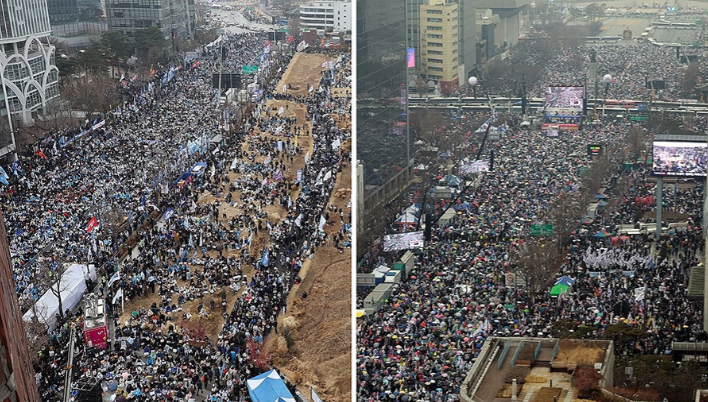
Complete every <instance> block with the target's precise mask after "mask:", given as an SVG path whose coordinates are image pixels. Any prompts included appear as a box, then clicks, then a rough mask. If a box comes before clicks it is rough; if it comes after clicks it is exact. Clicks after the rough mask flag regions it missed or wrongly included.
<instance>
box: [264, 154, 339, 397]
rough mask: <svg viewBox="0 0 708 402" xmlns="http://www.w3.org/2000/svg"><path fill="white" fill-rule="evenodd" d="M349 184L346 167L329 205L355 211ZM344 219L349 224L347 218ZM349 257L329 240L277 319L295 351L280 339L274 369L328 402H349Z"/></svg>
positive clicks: (335, 227) (331, 227)
mask: <svg viewBox="0 0 708 402" xmlns="http://www.w3.org/2000/svg"><path fill="white" fill-rule="evenodd" d="M345 146H348V144H345ZM350 183H351V167H350V166H347V167H346V168H345V169H343V170H342V173H340V174H338V175H337V185H336V187H335V189H334V192H333V193H332V197H331V198H330V205H332V204H334V205H336V206H337V208H341V209H343V210H344V211H348V210H351V208H347V205H349V202H350V200H351V188H350ZM337 220H338V219H337ZM345 220H346V221H347V222H349V219H348V218H346V214H345ZM341 228H342V224H341V223H340V222H337V223H335V224H334V225H327V226H325V231H326V232H327V234H328V235H332V234H333V233H337V232H339V231H340V229H341ZM351 257H352V254H351V248H346V249H344V252H342V253H340V252H339V251H338V250H337V249H336V248H335V247H334V246H333V245H332V244H331V242H329V241H328V242H327V243H326V244H324V245H323V246H321V247H320V248H319V249H318V250H317V253H316V254H315V258H314V259H312V260H310V261H308V262H306V263H305V265H304V266H303V269H302V270H301V271H300V274H301V276H302V277H303V281H302V282H301V283H300V284H299V285H295V286H294V287H293V290H292V291H291V292H290V296H289V297H288V304H287V309H286V312H287V314H286V316H285V318H283V317H282V316H281V317H280V319H279V322H280V325H279V328H280V333H281V334H282V333H283V329H284V328H285V327H288V328H292V329H291V336H292V347H290V348H287V342H286V340H285V339H284V338H283V337H282V335H281V336H278V338H277V339H276V341H275V343H274V344H271V347H272V348H273V349H274V350H273V364H274V365H275V366H276V367H278V369H280V370H282V372H283V373H285V374H286V375H287V376H288V378H290V379H291V380H293V381H294V382H295V383H296V384H297V385H298V388H299V389H300V391H301V392H303V393H304V394H305V395H309V394H310V390H309V388H310V387H314V388H315V390H316V391H317V393H318V394H319V396H320V397H321V398H322V400H326V401H348V400H350V399H351V358H352V356H351V342H352V339H351V279H352V277H351ZM305 295H306V297H304V296H305Z"/></svg>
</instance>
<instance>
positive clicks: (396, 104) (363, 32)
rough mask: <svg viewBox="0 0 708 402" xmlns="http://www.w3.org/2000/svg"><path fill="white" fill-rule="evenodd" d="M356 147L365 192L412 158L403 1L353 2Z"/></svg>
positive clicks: (389, 176) (363, 0)
mask: <svg viewBox="0 0 708 402" xmlns="http://www.w3.org/2000/svg"><path fill="white" fill-rule="evenodd" d="M356 4H357V22H356V23H357V33H356V35H357V42H356V46H357V53H356V63H357V86H358V89H357V99H358V104H357V110H356V113H357V119H358V120H357V124H358V127H359V128H358V138H357V147H358V148H357V149H358V155H359V159H360V160H361V162H362V164H363V167H364V169H363V170H364V190H365V191H364V193H365V195H366V193H367V192H368V191H369V190H372V189H375V188H377V187H379V186H382V185H383V184H384V183H385V182H387V181H388V180H389V179H390V178H391V177H393V176H394V175H396V173H397V172H398V171H400V169H401V168H403V167H405V166H407V165H408V163H409V161H410V159H411V151H410V138H409V130H408V126H407V124H406V123H407V119H406V117H407V109H408V107H407V91H406V86H405V83H406V81H407V79H406V74H407V71H406V69H407V67H406V21H405V15H406V14H405V0H394V1H386V2H381V1H379V0H357V3H356Z"/></svg>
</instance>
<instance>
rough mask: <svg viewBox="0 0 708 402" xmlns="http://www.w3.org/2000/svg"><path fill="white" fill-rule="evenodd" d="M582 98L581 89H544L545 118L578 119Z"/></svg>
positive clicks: (581, 107) (583, 89)
mask: <svg viewBox="0 0 708 402" xmlns="http://www.w3.org/2000/svg"><path fill="white" fill-rule="evenodd" d="M584 96H585V88H583V87H555V86H554V87H546V101H545V103H544V109H545V110H546V116H559V117H579V116H580V115H581V114H582V113H583V97H584Z"/></svg>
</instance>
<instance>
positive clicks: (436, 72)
mask: <svg viewBox="0 0 708 402" xmlns="http://www.w3.org/2000/svg"><path fill="white" fill-rule="evenodd" d="M458 12H459V8H458V5H457V3H446V2H445V0H428V4H421V5H420V21H419V26H420V59H421V61H420V71H421V72H422V73H423V74H424V75H425V77H426V78H427V79H429V80H435V81H437V83H438V85H439V86H440V92H441V93H443V94H451V93H453V92H455V90H457V88H458V86H459V81H460V80H459V70H458V66H459V64H460V52H459V43H458V41H459V38H460V35H459V23H458Z"/></svg>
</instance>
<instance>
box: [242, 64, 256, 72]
mask: <svg viewBox="0 0 708 402" xmlns="http://www.w3.org/2000/svg"><path fill="white" fill-rule="evenodd" d="M241 72H242V73H243V74H255V73H257V72H258V66H248V65H247V66H243V70H241Z"/></svg>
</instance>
